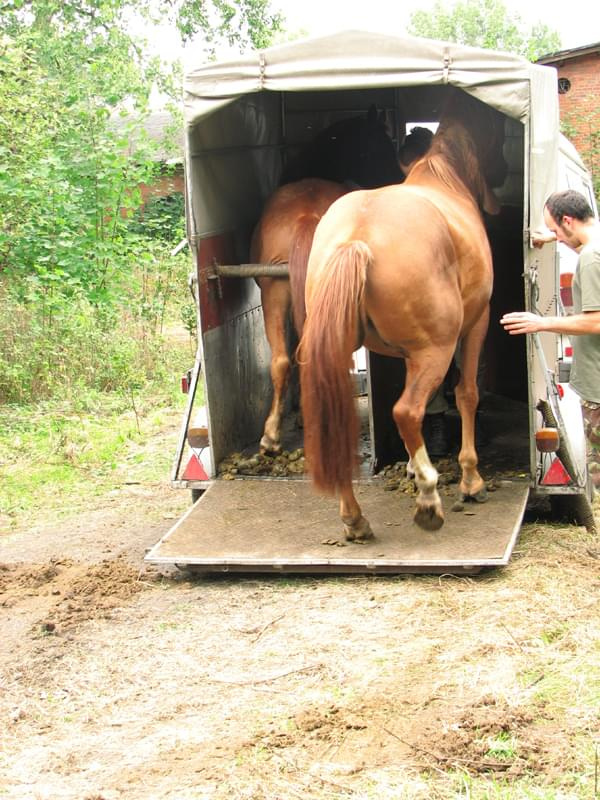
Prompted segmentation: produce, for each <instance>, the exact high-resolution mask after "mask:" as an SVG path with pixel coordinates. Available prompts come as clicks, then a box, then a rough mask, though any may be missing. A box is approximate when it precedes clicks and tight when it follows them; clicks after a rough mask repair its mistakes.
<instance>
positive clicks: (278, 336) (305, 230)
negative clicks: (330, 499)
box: [250, 106, 402, 454]
mask: <svg viewBox="0 0 600 800" xmlns="http://www.w3.org/2000/svg"><path fill="white" fill-rule="evenodd" d="M290 177H294V178H296V180H295V182H294V183H289V184H285V185H283V186H281V187H280V188H279V189H277V190H276V191H275V193H274V194H273V195H272V196H271V197H270V198H269V200H268V201H267V204H266V206H265V209H264V211H263V214H262V216H261V218H260V220H259V222H258V225H257V226H256V228H255V230H254V233H253V236H252V243H251V248H250V258H251V261H252V262H253V263H261V264H281V263H286V262H287V263H288V264H289V281H288V280H287V279H286V278H271V277H259V278H257V279H256V280H257V283H258V285H259V287H260V292H261V304H262V308H263V316H264V321H265V333H266V336H267V340H268V342H269V346H270V348H271V381H272V383H273V399H272V403H271V408H270V411H269V414H268V416H267V419H266V422H265V426H264V431H263V436H262V438H261V441H260V451H261V452H262V453H271V454H275V453H278V452H280V450H281V419H282V415H283V410H284V400H285V392H286V388H287V384H288V381H289V376H290V370H291V356H290V354H289V352H288V342H287V319H288V315H289V312H290V307H291V296H292V295H291V288H290V282H291V283H292V284H293V285H294V286H295V289H296V290H295V292H294V296H295V298H296V301H295V303H294V309H293V313H294V325H295V328H296V331H297V333H298V335H300V333H301V332H302V325H303V322H304V281H305V275H306V265H307V263H308V255H309V253H310V247H311V244H312V237H313V233H314V230H315V228H316V226H317V223H318V222H319V220H320V218H321V217H322V216H323V214H324V213H325V211H326V210H327V208H328V207H329V206H330V205H331V203H332V202H333V201H334V200H336V199H337V198H338V197H340V196H341V195H342V194H345V193H346V192H347V191H349V189H350V187H349V186H348V185H344V184H343V181H351V182H352V183H353V184H359V185H360V186H366V187H374V186H381V185H383V184H385V183H394V182H396V181H399V180H401V179H402V172H401V171H400V168H399V166H398V163H397V160H396V152H395V150H394V145H393V143H392V140H391V139H390V137H389V136H388V134H387V131H386V128H385V125H384V123H383V121H382V120H381V118H380V117H379V116H378V115H377V111H376V109H375V107H374V106H372V107H371V108H370V109H369V111H368V113H367V114H366V115H362V116H357V117H351V118H348V119H344V120H340V121H339V122H335V123H334V124H333V125H331V126H330V127H329V128H326V129H325V130H324V131H322V132H321V133H320V134H319V135H318V136H317V137H316V139H315V140H314V141H313V142H311V143H310V145H309V146H308V147H307V148H306V149H305V150H304V151H303V152H301V153H300V155H299V156H298V157H297V158H296V159H295V160H294V162H293V164H292V165H291V166H290V168H289V169H288V171H287V173H285V174H284V179H285V178H290ZM297 178H302V179H301V180H297ZM322 179H326V180H322Z"/></svg>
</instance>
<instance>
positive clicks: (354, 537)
mask: <svg viewBox="0 0 600 800" xmlns="http://www.w3.org/2000/svg"><path fill="white" fill-rule="evenodd" d="M344 535H345V537H346V541H348V542H366V541H367V539H373V538H374V534H373V531H372V530H371V526H370V525H369V523H368V522H367V520H366V519H365V518H364V517H361V518H360V520H359V521H358V522H357V523H356V524H355V525H346V523H344Z"/></svg>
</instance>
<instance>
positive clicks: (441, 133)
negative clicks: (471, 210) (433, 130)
mask: <svg viewBox="0 0 600 800" xmlns="http://www.w3.org/2000/svg"><path fill="white" fill-rule="evenodd" d="M422 163H424V164H425V165H426V167H427V169H428V170H429V172H430V173H431V174H432V175H433V176H434V177H435V178H437V179H438V180H439V181H441V182H442V183H443V184H445V185H446V186H448V188H450V189H453V190H454V191H457V190H460V188H461V185H462V186H464V187H466V188H467V189H468V191H469V192H470V193H471V194H472V195H473V199H474V200H475V202H476V203H477V205H479V206H480V207H481V205H482V202H483V191H484V178H483V174H482V170H481V166H480V164H479V159H478V156H477V152H476V146H475V142H474V141H473V138H472V136H471V134H470V133H469V131H468V130H467V128H466V127H465V125H464V124H463V123H462V122H461V121H459V120H454V119H452V120H446V121H444V122H443V123H442V124H441V125H440V128H439V129H438V132H437V134H436V135H435V137H434V139H433V142H432V145H431V149H430V150H429V152H428V153H427V154H426V156H425V157H424V159H423V162H422Z"/></svg>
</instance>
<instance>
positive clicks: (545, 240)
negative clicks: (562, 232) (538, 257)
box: [531, 231, 556, 250]
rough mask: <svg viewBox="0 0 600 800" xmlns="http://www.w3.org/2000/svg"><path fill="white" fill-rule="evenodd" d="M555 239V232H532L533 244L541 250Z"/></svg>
mask: <svg viewBox="0 0 600 800" xmlns="http://www.w3.org/2000/svg"><path fill="white" fill-rule="evenodd" d="M555 241H556V236H555V235H554V234H553V233H539V232H535V231H534V232H533V233H532V234H531V244H532V246H533V247H536V248H537V249H538V250H540V249H541V248H542V247H543V246H544V245H545V244H549V243H550V242H555Z"/></svg>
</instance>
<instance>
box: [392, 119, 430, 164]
mask: <svg viewBox="0 0 600 800" xmlns="http://www.w3.org/2000/svg"><path fill="white" fill-rule="evenodd" d="M432 139H433V133H432V131H430V130H429V128H422V127H419V126H417V127H415V128H412V129H411V132H410V133H409V134H408V136H407V137H406V139H405V140H404V142H403V144H402V146H401V148H400V152H399V154H398V163H399V164H400V169H401V170H402V172H403V173H404V174H405V175H408V173H409V172H410V169H411V167H412V165H413V164H414V163H415V161H417V160H418V159H419V158H421V157H422V156H424V155H425V153H426V152H427V151H428V150H429V148H430V146H431V140H432Z"/></svg>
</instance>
